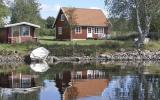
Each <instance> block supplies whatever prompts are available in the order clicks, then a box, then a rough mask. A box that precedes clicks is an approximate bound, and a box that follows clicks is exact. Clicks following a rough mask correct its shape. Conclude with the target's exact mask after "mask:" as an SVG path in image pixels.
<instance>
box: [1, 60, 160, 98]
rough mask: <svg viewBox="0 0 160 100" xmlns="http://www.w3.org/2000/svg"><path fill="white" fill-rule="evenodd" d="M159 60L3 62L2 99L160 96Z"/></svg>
mask: <svg viewBox="0 0 160 100" xmlns="http://www.w3.org/2000/svg"><path fill="white" fill-rule="evenodd" d="M159 73H160V64H152V63H150V64H144V63H135V64H131V63H129V64H126V63H101V64H99V63H96V62H95V63H87V64H71V63H59V64H54V65H47V63H40V64H31V65H24V64H20V65H18V64H17V65H0V100H160V74H159Z"/></svg>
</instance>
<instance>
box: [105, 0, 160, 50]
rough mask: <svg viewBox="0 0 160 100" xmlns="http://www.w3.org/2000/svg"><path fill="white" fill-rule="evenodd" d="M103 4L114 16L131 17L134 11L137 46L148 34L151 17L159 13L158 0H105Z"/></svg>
mask: <svg viewBox="0 0 160 100" xmlns="http://www.w3.org/2000/svg"><path fill="white" fill-rule="evenodd" d="M105 5H106V6H107V7H108V10H109V11H110V13H111V16H114V17H123V18H126V19H131V18H132V16H131V15H132V13H134V12H135V14H136V20H137V30H138V33H139V37H138V41H137V42H136V44H137V46H138V47H140V46H141V44H143V43H144V39H145V37H146V36H148V34H149V31H150V25H151V21H152V19H153V18H154V17H155V16H157V15H158V14H159V13H160V0H105Z"/></svg>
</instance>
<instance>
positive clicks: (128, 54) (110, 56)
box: [0, 50, 160, 63]
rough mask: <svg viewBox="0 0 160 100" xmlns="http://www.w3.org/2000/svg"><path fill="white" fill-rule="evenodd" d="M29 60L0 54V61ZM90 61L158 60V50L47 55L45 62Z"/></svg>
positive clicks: (159, 52)
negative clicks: (64, 55) (93, 54)
mask: <svg viewBox="0 0 160 100" xmlns="http://www.w3.org/2000/svg"><path fill="white" fill-rule="evenodd" d="M26 61H27V62H28V61H29V62H31V59H30V58H29V55H25V56H24V55H18V54H15V55H0V63H10V62H14V63H16V62H18V63H19V62H24V63H25V62H26ZM72 61H73V62H79V61H80V62H90V61H100V62H101V61H103V62H107V61H160V51H149V50H144V51H142V50H134V51H120V52H114V53H103V54H99V55H97V56H95V57H91V56H82V57H79V56H74V57H56V56H48V57H47V60H46V62H48V63H55V62H72Z"/></svg>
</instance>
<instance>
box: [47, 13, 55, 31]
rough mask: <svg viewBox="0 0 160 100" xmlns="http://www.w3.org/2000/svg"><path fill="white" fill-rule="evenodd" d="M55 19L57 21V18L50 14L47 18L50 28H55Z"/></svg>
mask: <svg viewBox="0 0 160 100" xmlns="http://www.w3.org/2000/svg"><path fill="white" fill-rule="evenodd" d="M54 21H55V18H54V17H51V16H49V17H48V18H47V19H46V22H47V25H46V27H47V28H48V29H53V24H54Z"/></svg>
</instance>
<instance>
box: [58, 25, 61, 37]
mask: <svg viewBox="0 0 160 100" xmlns="http://www.w3.org/2000/svg"><path fill="white" fill-rule="evenodd" d="M58 34H59V35H62V27H58Z"/></svg>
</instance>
